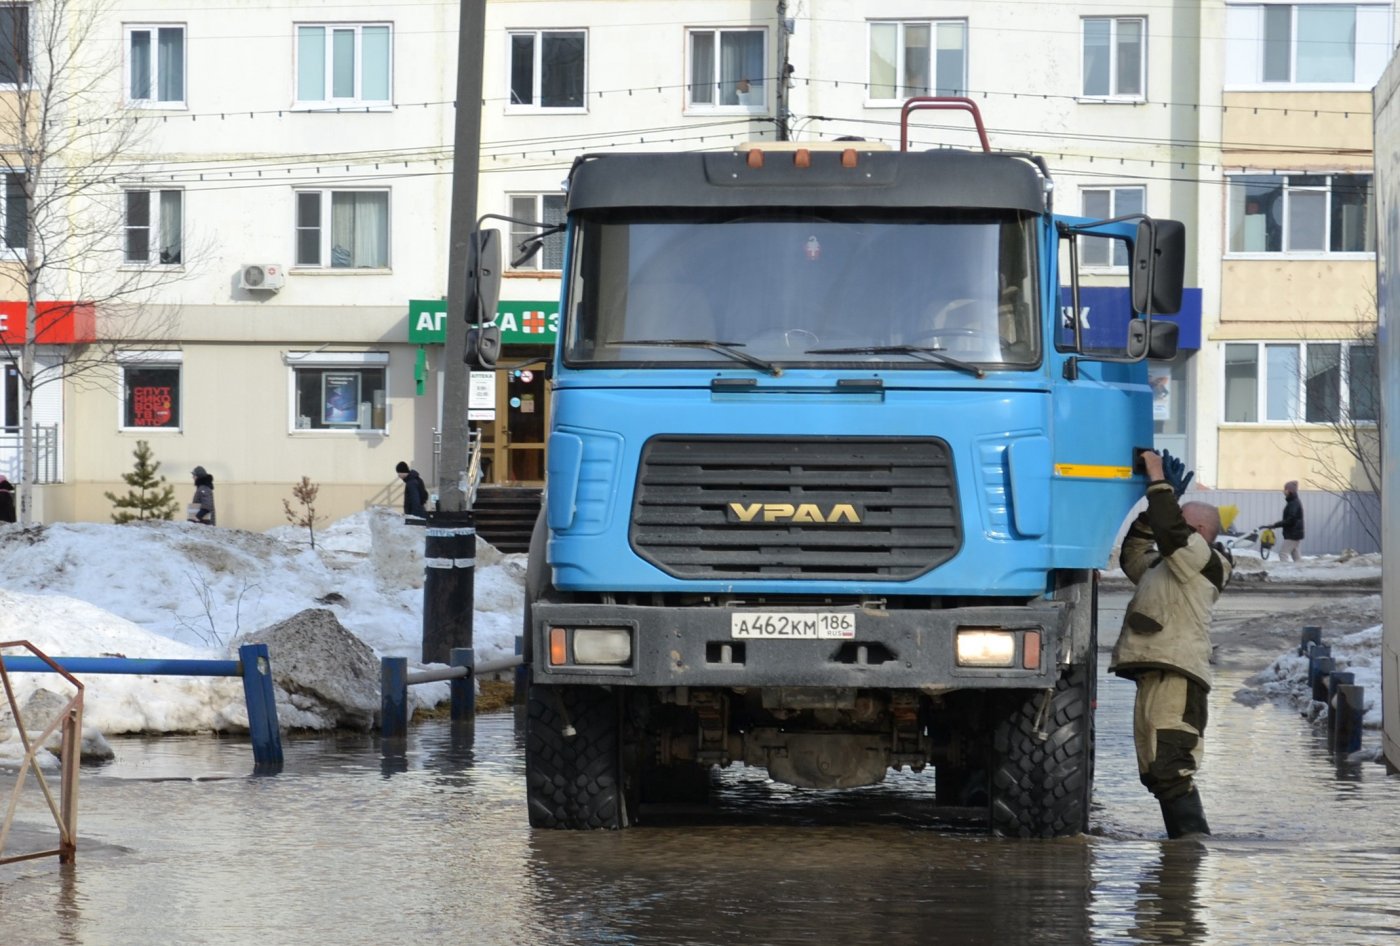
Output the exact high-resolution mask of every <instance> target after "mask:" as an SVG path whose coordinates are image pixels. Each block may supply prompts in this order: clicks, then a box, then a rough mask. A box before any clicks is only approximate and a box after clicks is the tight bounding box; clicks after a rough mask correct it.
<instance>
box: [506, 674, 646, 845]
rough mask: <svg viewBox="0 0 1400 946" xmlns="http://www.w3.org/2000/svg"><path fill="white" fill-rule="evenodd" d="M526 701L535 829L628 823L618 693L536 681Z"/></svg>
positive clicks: (529, 796)
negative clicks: (624, 795)
mask: <svg viewBox="0 0 1400 946" xmlns="http://www.w3.org/2000/svg"><path fill="white" fill-rule="evenodd" d="M526 702H527V707H528V709H527V715H526V722H525V798H526V802H527V804H528V806H529V813H530V825H531V827H535V828H564V829H575V830H577V829H584V828H621V827H623V826H624V825H625V824H626V815H625V813H624V809H623V794H622V760H621V755H620V747H619V745H618V702H617V697H616V695H615V694H613V693H612V692H610V691H608V690H605V689H603V688H602V687H593V686H560V687H554V686H537V685H533V684H532V685H531V686H530V692H529V697H528V699H527V701H526Z"/></svg>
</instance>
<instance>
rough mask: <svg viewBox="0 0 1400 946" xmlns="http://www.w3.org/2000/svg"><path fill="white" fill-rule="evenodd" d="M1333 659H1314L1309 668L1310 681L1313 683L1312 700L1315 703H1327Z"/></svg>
mask: <svg viewBox="0 0 1400 946" xmlns="http://www.w3.org/2000/svg"><path fill="white" fill-rule="evenodd" d="M1332 667H1333V660H1332V658H1331V657H1314V658H1313V659H1312V663H1311V665H1309V667H1308V680H1309V681H1311V683H1312V698H1313V702H1315V703H1326V702H1327V678H1328V676H1329V675H1331V673H1332Z"/></svg>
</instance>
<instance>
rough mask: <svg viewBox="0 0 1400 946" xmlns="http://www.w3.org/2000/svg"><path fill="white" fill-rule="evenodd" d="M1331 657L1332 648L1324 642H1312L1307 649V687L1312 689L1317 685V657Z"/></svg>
mask: <svg viewBox="0 0 1400 946" xmlns="http://www.w3.org/2000/svg"><path fill="white" fill-rule="evenodd" d="M1322 657H1327V658H1329V659H1330V658H1331V657H1332V648H1331V647H1329V646H1328V645H1326V644H1314V645H1313V646H1312V649H1311V650H1309V651H1308V689H1309V690H1314V691H1315V689H1316V687H1317V676H1318V674H1317V661H1318V660H1319V658H1322Z"/></svg>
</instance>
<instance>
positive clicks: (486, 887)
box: [0, 678, 1400, 946]
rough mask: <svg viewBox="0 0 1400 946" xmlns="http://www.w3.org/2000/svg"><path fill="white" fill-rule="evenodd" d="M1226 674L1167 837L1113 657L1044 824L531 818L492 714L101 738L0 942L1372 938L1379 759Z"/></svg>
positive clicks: (4, 882) (12, 907)
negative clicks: (274, 735) (385, 735)
mask: <svg viewBox="0 0 1400 946" xmlns="http://www.w3.org/2000/svg"><path fill="white" fill-rule="evenodd" d="M1230 691H1231V683H1230V681H1229V680H1223V681H1221V683H1220V684H1219V686H1217V688H1216V691H1215V692H1214V693H1213V694H1212V696H1213V700H1214V702H1213V703H1212V707H1211V717H1212V729H1211V733H1212V736H1213V737H1214V738H1213V739H1212V740H1211V741H1209V742H1208V757H1207V764H1206V767H1205V769H1204V771H1203V778H1202V792H1203V794H1204V795H1205V797H1206V801H1207V805H1208V806H1209V809H1208V810H1209V811H1210V813H1211V816H1212V825H1213V826H1214V827H1215V828H1216V830H1217V832H1219V833H1218V835H1217V837H1215V838H1213V839H1210V840H1209V841H1207V842H1205V843H1204V844H1194V843H1190V842H1172V843H1165V842H1162V841H1161V840H1160V839H1161V837H1162V826H1161V820H1160V815H1159V814H1158V812H1157V806H1156V804H1155V802H1153V800H1152V798H1151V796H1150V795H1148V794H1147V793H1146V792H1145V791H1143V789H1142V787H1141V785H1140V784H1138V781H1137V772H1136V764H1135V762H1134V759H1133V750H1132V743H1131V732H1130V720H1129V714H1130V711H1131V705H1132V685H1131V684H1130V683H1125V682H1124V681H1116V680H1111V679H1107V678H1105V679H1104V680H1101V682H1100V690H1099V693H1100V702H1099V718H1098V731H1099V735H1100V747H1101V751H1100V755H1099V762H1098V780H1097V785H1096V791H1095V806H1094V809H1093V827H1094V835H1093V836H1091V837H1088V838H1081V839H1071V840H1064V841H1054V842H1041V843H1023V842H1019V841H999V840H994V839H991V838H987V837H984V836H982V834H981V833H980V827H978V826H975V825H972V824H965V823H963V822H960V821H957V820H950V818H949V817H948V816H947V813H946V812H945V811H943V810H940V809H939V808H938V807H937V806H936V804H935V797H934V794H933V791H932V785H931V780H930V779H925V778H922V777H915V776H907V775H906V776H899V777H895V778H892V779H890V780H889V781H888V782H887V783H885V784H884V785H881V786H876V787H872V788H871V789H869V790H865V791H861V792H853V793H836V792H813V791H801V790H794V789H790V788H786V787H784V786H779V785H775V784H774V783H772V782H770V781H769V780H767V779H766V778H765V777H764V775H763V773H762V771H761V770H756V769H744V768H735V769H729V770H726V771H725V772H723V773H722V774H720V775H719V776H718V777H717V780H716V784H715V792H714V796H715V804H714V805H713V806H712V807H710V808H707V809H705V810H704V811H703V812H699V813H697V812H689V813H677V814H676V815H674V816H673V817H672V818H671V819H670V820H668V821H663V822H661V823H659V824H658V825H657V826H654V827H653V826H648V827H645V828H639V829H633V830H629V831H624V832H602V833H568V832H543V831H542V832H532V831H531V830H530V829H529V828H528V827H527V826H526V822H525V807H524V798H523V794H524V789H523V785H524V772H523V761H522V751H523V747H522V734H521V730H520V728H519V726H518V722H517V720H516V719H515V717H514V716H513V715H511V714H504V715H499V716H483V717H481V718H480V719H478V721H477V723H476V726H475V727H474V728H471V729H461V728H456V729H454V727H452V726H451V724H450V723H448V722H447V721H445V720H444V721H441V722H430V723H425V724H421V725H419V726H415V727H414V729H413V731H412V732H411V734H410V737H409V738H408V739H407V740H406V741H404V742H403V744H402V745H391V746H385V745H384V744H382V743H381V742H380V740H379V739H378V737H377V736H375V735H373V734H365V733H340V734H336V735H333V736H326V737H317V738H296V739H288V740H286V742H285V745H284V752H285V756H286V763H285V767H284V771H283V773H282V774H281V775H277V776H270V777H252V776H251V775H250V773H251V771H252V759H251V755H250V752H249V749H248V745H247V743H246V741H239V740H231V739H213V738H207V737H193V736H191V737H165V738H160V739H121V740H114V742H115V745H116V750H117V759H116V760H115V761H113V762H111V763H110V764H107V765H105V766H101V767H85V768H84V771H83V778H82V795H81V798H82V809H81V818H80V822H79V849H78V862H77V864H76V865H74V866H72V867H66V868H62V869H60V867H59V866H58V865H57V863H56V862H26V863H24V864H18V865H10V866H7V867H0V917H3V920H2V921H0V944H3V946H10V944H11V943H14V944H17V946H18V944H21V943H22V944H23V946H53V944H81V946H123V944H142V946H144V944H147V943H154V942H173V943H180V944H181V946H185V944H196V943H209V944H218V946H243V944H248V946H267V944H269V943H282V942H300V941H302V940H306V939H311V938H313V937H312V934H311V933H310V932H308V931H315V932H314V938H315V939H316V940H317V941H323V942H328V943H335V944H337V946H342V944H343V946H360V944H371V943H373V944H378V943H382V942H388V941H407V942H412V943H415V944H423V946H435V944H439V943H441V944H448V943H451V944H454V946H455V944H458V943H462V942H469V943H472V944H473V946H475V944H517V943H530V944H531V946H574V944H594V943H598V944H602V943H608V944H611V943H639V944H641V943H645V944H653V943H656V944H677V946H701V944H704V946H736V944H738V943H764V944H774V946H784V944H789V943H792V944H796V943H799V942H800V943H804V944H805V943H808V942H813V941H817V942H833V943H839V944H840V946H865V944H870V946H902V944H916V943H917V944H919V946H925V944H933V946H937V944H955V943H956V944H974V946H977V944H989V946H990V944H997V946H1002V944H1013V946H1020V944H1032V946H1034V944H1057V946H1058V944H1076V946H1077V944H1081V943H1094V944H1129V946H1131V944H1144V946H1145V944H1165V943H1184V944H1192V943H1201V944H1204V943H1221V944H1231V946H1233V944H1236V943H1263V942H1269V943H1278V944H1283V946H1314V944H1316V943H1319V942H1325V941H1326V942H1345V943H1347V944H1349V946H1351V944H1373V943H1374V944H1377V946H1379V944H1382V943H1384V944H1386V946H1393V943H1394V942H1396V939H1395V935H1396V932H1397V930H1400V819H1396V818H1394V817H1393V812H1394V811H1395V810H1397V805H1400V779H1394V778H1387V777H1386V776H1385V774H1384V769H1383V768H1382V767H1381V766H1377V765H1374V764H1356V763H1348V764H1347V765H1346V766H1340V767H1339V766H1338V765H1337V764H1336V762H1335V760H1334V759H1333V757H1332V756H1331V755H1330V754H1329V753H1328V752H1327V751H1326V747H1325V742H1323V743H1321V744H1319V740H1318V738H1317V737H1314V736H1313V734H1312V733H1310V732H1309V731H1308V730H1307V729H1306V728H1305V727H1304V726H1302V725H1300V722H1299V720H1298V719H1297V717H1296V715H1294V714H1293V713H1292V712H1291V711H1288V710H1284V709H1280V708H1278V707H1270V706H1262V707H1252V708H1251V707H1243V706H1240V705H1238V704H1233V703H1231V702H1230V700H1229V693H1230ZM386 748H387V749H389V750H390V751H389V753H388V755H386V754H385V750H386ZM7 784H8V783H7V782H6V773H5V772H4V770H0V797H3V792H4V791H5V789H6V787H7ZM28 828H29V829H30V830H33V825H30V826H28ZM153 904H155V905H156V906H158V909H153V908H152V906H153ZM252 904H255V905H256V908H255V909H249V910H245V909H235V908H233V907H231V905H252ZM1339 925H1340V926H1341V927H1342V932H1340V933H1338V932H1335V931H1334V927H1337V926H1339ZM12 930H22V931H23V935H22V938H15V936H14V935H12V934H11V932H10V931H12Z"/></svg>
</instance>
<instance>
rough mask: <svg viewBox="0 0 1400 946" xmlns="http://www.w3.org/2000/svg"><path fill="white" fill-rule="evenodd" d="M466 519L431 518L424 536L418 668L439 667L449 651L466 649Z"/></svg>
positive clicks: (471, 538) (470, 573)
mask: <svg viewBox="0 0 1400 946" xmlns="http://www.w3.org/2000/svg"><path fill="white" fill-rule="evenodd" d="M473 522H474V520H473V518H472V513H471V512H470V511H467V512H433V513H429V514H428V527H427V529H426V530H425V531H426V533H427V534H426V536H425V539H424V557H425V559H426V561H425V562H424V564H425V565H426V566H427V567H426V568H425V569H424V573H423V662H424V663H439V664H445V663H447V662H448V661H449V660H450V659H451V657H452V648H454V647H470V646H472V609H473V608H474V607H475V603H476V595H475V591H476V589H475V587H474V586H475V581H476V528H475V527H474V526H473Z"/></svg>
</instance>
